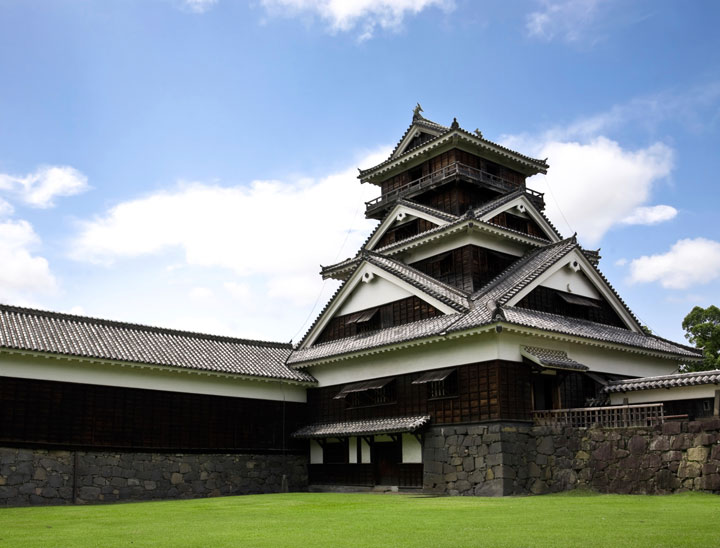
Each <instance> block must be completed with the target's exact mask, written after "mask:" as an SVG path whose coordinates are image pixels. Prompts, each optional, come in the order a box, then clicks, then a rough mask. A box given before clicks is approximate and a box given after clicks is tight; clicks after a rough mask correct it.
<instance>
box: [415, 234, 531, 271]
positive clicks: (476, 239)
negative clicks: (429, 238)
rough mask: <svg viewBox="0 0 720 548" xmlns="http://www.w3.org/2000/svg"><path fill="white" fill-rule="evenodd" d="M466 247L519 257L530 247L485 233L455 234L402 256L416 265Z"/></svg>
mask: <svg viewBox="0 0 720 548" xmlns="http://www.w3.org/2000/svg"><path fill="white" fill-rule="evenodd" d="M465 245H476V246H479V247H486V248H488V249H492V250H494V251H500V252H502V253H508V254H510V255H516V256H518V257H521V256H522V255H524V254H525V251H526V250H527V249H528V247H529V246H528V245H525V244H521V243H519V242H514V241H512V240H506V239H501V238H499V237H496V236H493V235H492V234H488V233H485V232H476V231H471V232H462V233H459V234H454V235H453V236H451V237H449V238H444V239H441V240H436V241H434V242H432V243H430V244H426V245H424V246H421V247H419V248H416V249H411V250H408V251H407V252H405V253H403V254H402V261H403V262H404V263H406V264H410V263H414V262H417V261H421V260H423V259H427V258H428V257H432V256H433V255H438V254H439V253H445V252H446V251H451V250H453V249H455V248H457V247H462V246H465Z"/></svg>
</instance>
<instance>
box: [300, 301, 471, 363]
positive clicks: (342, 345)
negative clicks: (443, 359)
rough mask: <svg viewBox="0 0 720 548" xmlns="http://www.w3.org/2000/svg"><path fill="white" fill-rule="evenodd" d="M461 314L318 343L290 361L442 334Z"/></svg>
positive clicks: (362, 349)
mask: <svg viewBox="0 0 720 548" xmlns="http://www.w3.org/2000/svg"><path fill="white" fill-rule="evenodd" d="M459 317H460V315H459V314H450V315H447V316H436V317H434V318H429V319H427V320H420V321H417V322H411V323H406V324H403V325H396V326H395V327H389V328H387V329H381V330H378V331H372V332H370V333H361V334H359V335H354V336H352V337H346V338H344V339H337V340H334V341H329V342H326V343H320V344H315V345H312V346H309V347H307V348H302V349H300V350H295V351H293V353H292V354H291V355H290V358H288V362H287V363H288V364H290V365H297V364H302V363H305V362H310V361H316V360H321V359H324V358H328V357H336V356H342V355H344V354H352V353H354V352H361V351H366V350H371V349H373V348H380V347H383V346H389V345H393V344H397V343H405V342H409V341H412V340H415V339H422V338H424V337H430V336H432V335H437V334H439V333H442V332H443V331H444V330H445V328H447V327H448V326H449V325H450V324H452V323H453V322H455V321H457V319H458V318H459Z"/></svg>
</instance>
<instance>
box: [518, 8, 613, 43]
mask: <svg viewBox="0 0 720 548" xmlns="http://www.w3.org/2000/svg"><path fill="white" fill-rule="evenodd" d="M604 1H605V0H559V1H558V0H541V2H540V4H541V5H542V8H541V9H540V10H538V11H534V12H532V13H530V14H529V15H528V16H527V18H526V24H525V29H526V30H527V33H528V35H529V36H531V37H533V38H539V39H542V40H547V41H550V40H553V39H554V38H556V37H560V38H562V39H563V40H565V41H567V42H577V41H579V40H581V39H583V38H584V37H586V36H587V32H588V28H589V27H590V26H591V25H592V23H593V22H594V21H595V19H596V17H597V15H598V11H599V10H598V7H599V6H600V4H602V3H603V2H604Z"/></svg>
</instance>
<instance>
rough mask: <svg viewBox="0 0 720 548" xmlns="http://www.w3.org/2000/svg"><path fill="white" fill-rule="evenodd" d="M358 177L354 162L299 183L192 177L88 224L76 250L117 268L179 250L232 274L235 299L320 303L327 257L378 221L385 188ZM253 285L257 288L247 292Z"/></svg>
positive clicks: (376, 158) (348, 248) (374, 159)
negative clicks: (376, 207) (377, 201)
mask: <svg viewBox="0 0 720 548" xmlns="http://www.w3.org/2000/svg"><path fill="white" fill-rule="evenodd" d="M386 155H387V151H383V152H381V153H379V154H375V155H372V156H370V157H368V158H365V159H363V160H362V161H361V162H360V165H363V166H368V165H374V164H376V163H379V162H380V161H381V160H382V159H384V158H385V157H386ZM356 175H357V169H356V167H353V168H351V169H348V170H346V171H343V172H341V173H338V174H333V175H329V176H327V177H324V178H321V179H302V180H298V181H294V182H281V181H254V182H252V183H251V184H249V185H246V186H242V185H238V186H220V185H216V184H203V183H191V184H188V183H183V184H180V185H178V186H177V187H176V188H174V189H172V190H168V191H164V192H158V193H156V194H152V195H150V196H146V197H143V198H139V199H136V200H131V201H128V202H123V203H121V204H118V205H117V206H115V207H113V208H112V209H110V210H109V211H107V212H106V213H105V214H103V215H102V216H99V217H97V218H95V219H93V220H90V221H86V222H83V223H81V225H80V231H79V234H78V235H77V237H76V238H75V240H74V241H73V243H72V253H71V254H72V257H73V258H75V259H77V260H81V261H87V262H93V263H100V264H106V265H110V264H113V263H117V262H118V261H122V260H123V259H130V258H134V257H143V256H161V255H163V254H166V253H170V254H172V252H174V251H176V250H180V251H181V252H182V253H183V255H184V260H185V265H186V266H191V267H204V268H220V269H226V270H230V271H232V272H233V273H234V274H235V275H236V276H237V278H236V281H234V282H226V283H224V284H219V285H220V286H221V287H224V289H225V290H226V291H228V292H229V293H230V294H231V295H233V296H234V297H236V298H245V297H246V296H247V293H248V292H250V291H253V292H258V291H262V292H263V293H264V294H265V295H266V296H267V297H269V298H275V299H283V300H291V301H292V302H293V304H296V305H307V304H311V303H312V302H313V301H314V300H315V298H316V297H317V294H318V291H319V289H320V285H321V281H320V277H319V275H318V272H319V269H320V267H319V264H318V263H320V262H322V263H324V264H332V263H334V262H336V261H338V260H341V259H343V258H345V257H346V256H347V255H350V254H352V253H354V252H355V251H356V250H357V249H358V248H359V247H360V245H361V244H362V242H363V241H364V239H365V238H366V237H367V234H368V232H369V230H370V229H371V228H372V227H373V225H374V222H373V221H367V220H365V218H364V202H365V201H367V200H369V199H371V198H373V197H375V196H376V195H377V194H378V190H377V187H375V186H373V185H361V184H360V182H359V181H358V180H357V177H356ZM339 252H340V253H339ZM172 262H173V263H176V262H177V257H172ZM248 284H251V285H252V290H247V291H246V289H245V288H246V287H247V286H248Z"/></svg>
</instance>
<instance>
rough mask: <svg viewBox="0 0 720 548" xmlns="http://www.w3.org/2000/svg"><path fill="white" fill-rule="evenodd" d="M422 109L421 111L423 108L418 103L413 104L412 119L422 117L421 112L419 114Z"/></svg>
mask: <svg viewBox="0 0 720 548" xmlns="http://www.w3.org/2000/svg"><path fill="white" fill-rule="evenodd" d="M422 111H423V108H422V107H421V106H420V103H418V104H417V105H415V108H414V109H413V120H417V119H419V118H422V114H420V113H421V112H422Z"/></svg>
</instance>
